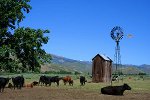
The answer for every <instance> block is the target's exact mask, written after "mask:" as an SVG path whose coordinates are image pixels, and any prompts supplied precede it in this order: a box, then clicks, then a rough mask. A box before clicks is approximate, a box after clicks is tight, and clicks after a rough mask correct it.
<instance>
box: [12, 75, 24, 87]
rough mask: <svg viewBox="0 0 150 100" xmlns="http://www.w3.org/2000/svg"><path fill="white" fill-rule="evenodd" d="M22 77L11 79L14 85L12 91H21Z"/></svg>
mask: <svg viewBox="0 0 150 100" xmlns="http://www.w3.org/2000/svg"><path fill="white" fill-rule="evenodd" d="M24 81H25V80H24V77H23V76H17V77H15V78H12V82H13V85H14V89H15V88H16V87H17V89H21V88H22V87H23V85H24Z"/></svg>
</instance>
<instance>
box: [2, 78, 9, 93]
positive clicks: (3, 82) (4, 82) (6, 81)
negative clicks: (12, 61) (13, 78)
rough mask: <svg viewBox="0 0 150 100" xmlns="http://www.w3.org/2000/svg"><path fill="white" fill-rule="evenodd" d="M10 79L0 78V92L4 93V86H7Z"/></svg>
mask: <svg viewBox="0 0 150 100" xmlns="http://www.w3.org/2000/svg"><path fill="white" fill-rule="evenodd" d="M9 80H10V78H4V77H0V92H4V88H5V86H6V85H7V84H8V82H9Z"/></svg>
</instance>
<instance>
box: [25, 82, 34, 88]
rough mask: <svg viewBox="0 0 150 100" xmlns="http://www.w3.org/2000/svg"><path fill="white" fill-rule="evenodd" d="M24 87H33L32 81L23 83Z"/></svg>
mask: <svg viewBox="0 0 150 100" xmlns="http://www.w3.org/2000/svg"><path fill="white" fill-rule="evenodd" d="M25 87H26V88H33V83H28V84H26V85H25Z"/></svg>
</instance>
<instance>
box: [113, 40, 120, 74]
mask: <svg viewBox="0 0 150 100" xmlns="http://www.w3.org/2000/svg"><path fill="white" fill-rule="evenodd" d="M114 59H115V67H116V69H115V74H120V73H121V72H120V71H121V55H120V46H119V41H116V48H115V58H114ZM119 68H120V69H119Z"/></svg>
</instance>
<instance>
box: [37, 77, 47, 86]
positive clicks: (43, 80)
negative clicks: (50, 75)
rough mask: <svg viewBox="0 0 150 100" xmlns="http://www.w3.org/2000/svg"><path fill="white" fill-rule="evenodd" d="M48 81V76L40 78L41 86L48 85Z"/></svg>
mask: <svg viewBox="0 0 150 100" xmlns="http://www.w3.org/2000/svg"><path fill="white" fill-rule="evenodd" d="M46 81H48V79H47V76H45V75H43V76H40V79H39V85H40V84H41V85H44V84H45V83H46Z"/></svg>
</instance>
